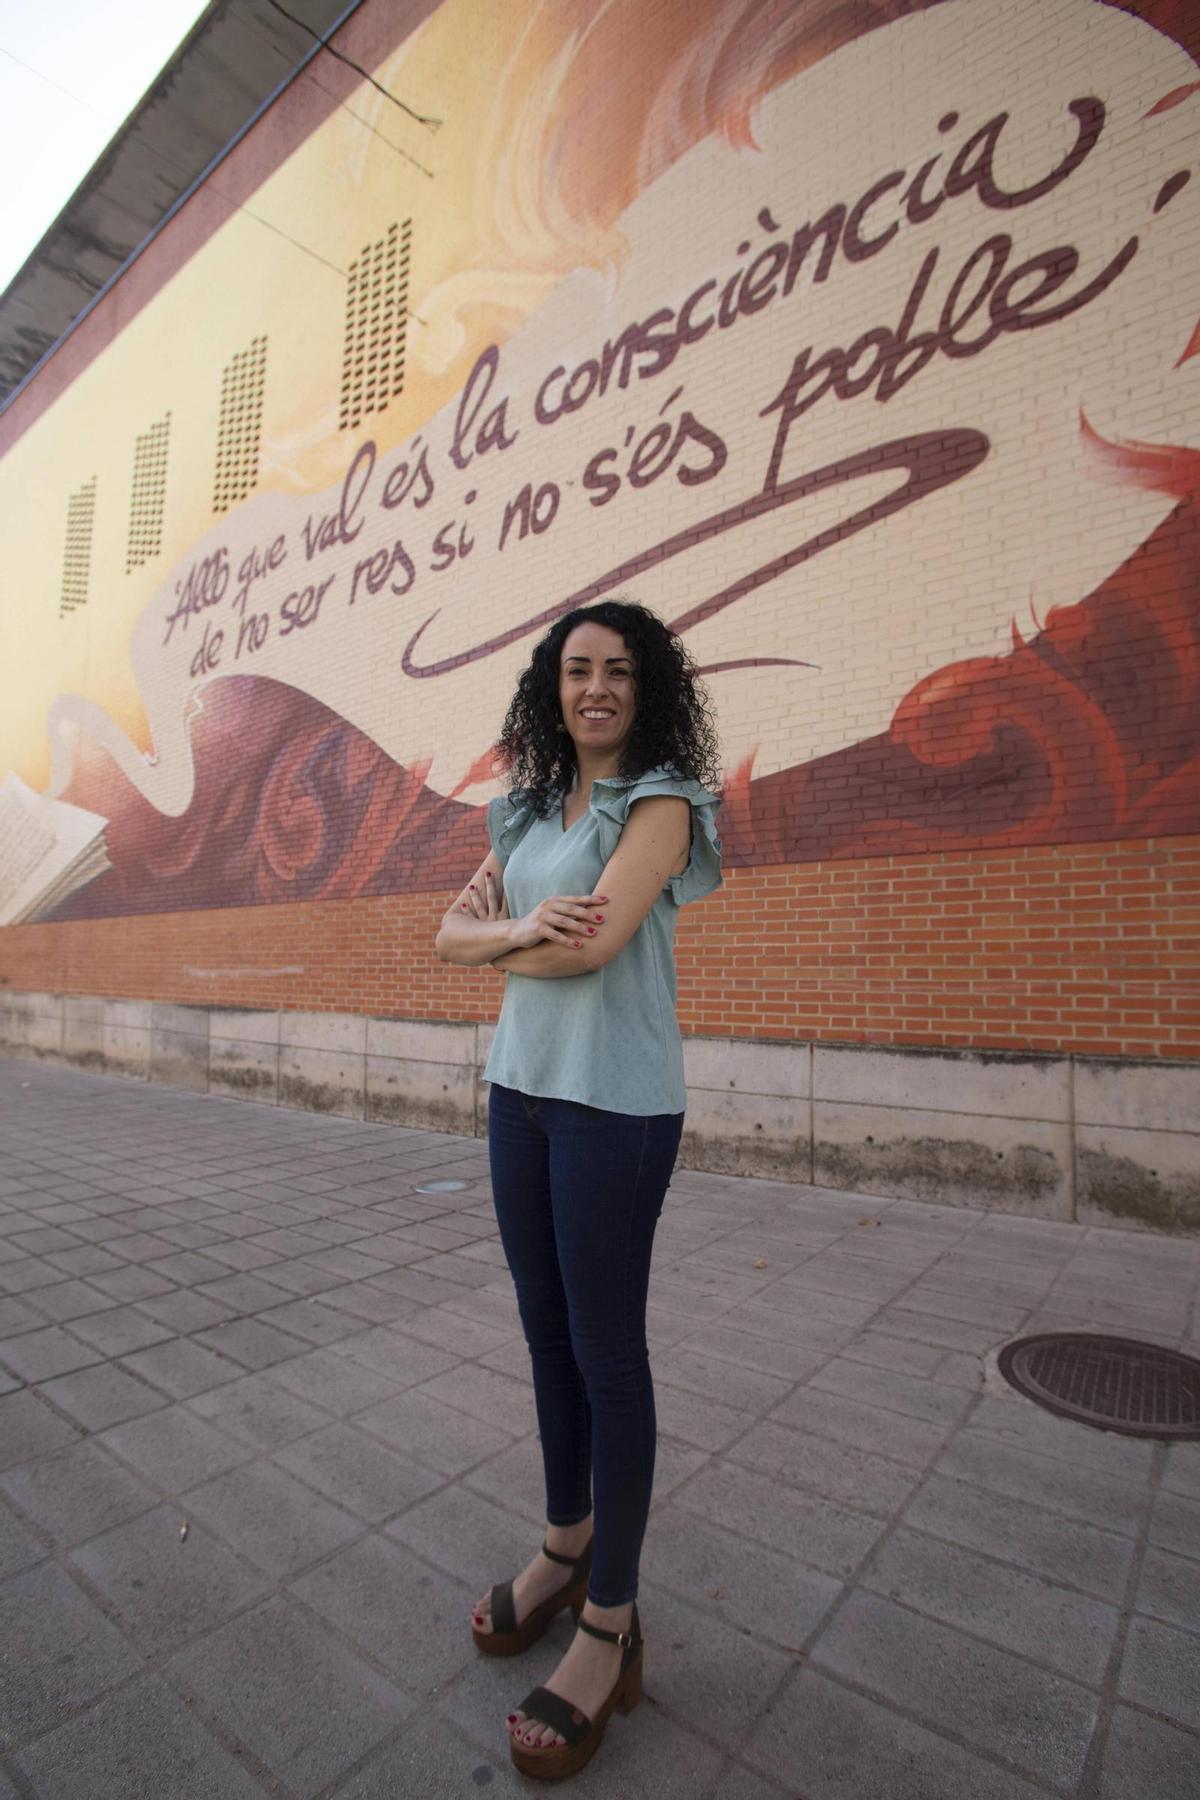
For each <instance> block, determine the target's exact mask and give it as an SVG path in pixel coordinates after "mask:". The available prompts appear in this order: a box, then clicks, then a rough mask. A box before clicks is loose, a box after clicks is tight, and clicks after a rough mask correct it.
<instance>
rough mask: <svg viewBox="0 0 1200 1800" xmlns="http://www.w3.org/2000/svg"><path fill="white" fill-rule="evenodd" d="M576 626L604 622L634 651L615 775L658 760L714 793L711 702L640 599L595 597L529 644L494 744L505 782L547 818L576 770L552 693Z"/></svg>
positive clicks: (716, 774)
mask: <svg viewBox="0 0 1200 1800" xmlns="http://www.w3.org/2000/svg"><path fill="white" fill-rule="evenodd" d="M577 625H607V626H608V628H609V630H610V631H615V632H618V633H619V634H620V636H621V637H622V638H623V639H624V641H625V647H626V649H627V650H628V651H629V652H630V654H631V656H632V657H633V666H634V693H635V712H634V721H633V730H632V732H631V733H630V735H629V741H628V743H627V744H626V745H625V750H624V754H623V756H622V759H621V767H620V771H619V772H620V774H621V775H623V776H627V777H631V776H637V775H644V774H645V773H646V771H647V770H648V769H657V768H659V767H661V766H662V765H664V764H665V765H666V766H668V767H669V768H672V769H674V770H675V771H676V773H677V774H678V775H680V776H682V777H683V779H684V780H690V781H699V782H703V784H704V786H705V787H707V788H709V789H711V790H712V791H713V792H714V793H715V792H719V790H720V785H721V763H720V756H719V752H718V750H717V733H716V726H715V724H714V721H713V716H712V707H711V704H710V701H709V698H708V694H707V692H706V691H705V688H704V685H703V683H702V682H701V681H700V679H699V677H698V675H697V673H696V665H695V663H694V662H693V660H692V658H691V656H690V655H689V654H688V652H687V650H686V649H685V648H684V646H683V643H682V641H681V640H680V639H679V638H678V637H676V635H675V633H674V632H673V631H671V630H669V629H668V627H667V626H666V625H664V624H663V622H662V620H661V619H660V618H658V617H657V616H656V615H655V614H654V613H652V612H650V611H648V610H647V608H646V607H644V606H637V605H635V604H634V603H633V602H632V601H629V600H612V599H609V600H598V601H597V602H596V603H595V604H594V605H593V606H580V607H576V608H575V610H574V611H573V612H569V613H566V614H564V616H563V617H562V618H561V619H559V620H558V621H557V623H556V624H554V625H553V626H551V628H550V630H549V631H548V632H547V633H546V636H545V637H544V638H543V639H542V641H541V643H540V644H538V645H537V646H536V647H535V649H534V652H533V655H532V657H531V658H530V662H529V667H528V668H527V669H525V670H524V671H523V672H522V674H521V678H520V680H519V681H518V682H517V691H516V693H515V694H514V695H513V697H512V704H511V705H510V706H509V709H508V713H507V715H506V717H505V720H504V728H503V730H502V731H501V733H500V740H499V743H498V744H497V751H498V753H499V758H500V760H501V762H502V763H503V764H504V766H505V767H506V769H507V771H508V775H509V778H510V781H511V785H512V786H513V787H514V788H524V789H526V790H527V791H528V794H529V798H530V800H531V801H532V804H533V808H534V811H535V812H536V814H537V816H538V817H539V818H540V819H544V818H546V817H548V815H549V814H550V812H551V810H552V808H553V806H554V802H555V799H556V797H557V795H559V794H561V793H563V792H565V791H566V789H567V788H569V787H570V785H571V782H572V780H573V778H574V775H575V769H576V762H575V745H574V744H573V743H572V741H571V738H570V736H569V735H568V733H567V732H566V731H564V730H563V728H562V709H561V706H560V704H559V697H558V696H559V676H560V670H561V664H562V650H563V645H564V644H565V643H566V641H567V638H568V637H569V636H570V634H571V633H572V632H573V631H574V629H575V627H576V626H577Z"/></svg>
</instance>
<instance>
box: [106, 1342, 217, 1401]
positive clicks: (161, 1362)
mask: <svg viewBox="0 0 1200 1800" xmlns="http://www.w3.org/2000/svg"><path fill="white" fill-rule="evenodd" d="M121 1367H123V1368H126V1369H131V1370H132V1371H133V1372H134V1374H136V1375H140V1376H141V1378H142V1380H143V1381H149V1382H153V1384H154V1386H155V1387H156V1388H161V1389H162V1390H163V1392H164V1393H166V1394H169V1395H170V1396H171V1398H172V1399H173V1400H186V1399H188V1398H190V1396H191V1395H193V1394H202V1393H205V1392H206V1391H207V1390H208V1389H209V1388H214V1387H220V1386H221V1384H222V1383H223V1382H227V1381H235V1380H236V1379H237V1377H238V1376H239V1375H240V1374H241V1373H242V1369H241V1366H240V1364H238V1363H234V1362H230V1361H229V1359H228V1358H227V1357H224V1356H219V1355H218V1354H217V1352H216V1351H215V1350H212V1349H208V1348H206V1347H205V1345H203V1344H197V1343H193V1342H192V1341H191V1339H190V1338H171V1339H169V1340H168V1341H167V1342H166V1343H162V1344H151V1345H150V1346H149V1347H148V1348H147V1349H145V1350H135V1351H134V1352H133V1354H132V1355H131V1356H123V1357H122V1358H121Z"/></svg>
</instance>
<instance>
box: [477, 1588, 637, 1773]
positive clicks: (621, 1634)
mask: <svg viewBox="0 0 1200 1800" xmlns="http://www.w3.org/2000/svg"><path fill="white" fill-rule="evenodd" d="M578 1624H579V1629H580V1630H581V1631H586V1632H587V1634H588V1636H589V1637H594V1638H600V1639H601V1640H602V1642H604V1643H606V1644H617V1645H618V1646H619V1647H620V1650H621V1667H620V1670H619V1672H618V1675H617V1679H616V1681H615V1682H614V1683H613V1685H612V1688H611V1689H610V1691H609V1695H608V1698H607V1700H606V1701H605V1702H604V1704H603V1706H602V1707H601V1708H600V1709H599V1711H598V1712H597V1714H596V1717H595V1718H594V1719H589V1718H588V1717H587V1715H586V1713H582V1712H580V1710H579V1708H578V1707H577V1706H573V1705H572V1704H571V1702H570V1701H569V1700H564V1699H563V1697H562V1695H561V1694H553V1693H551V1692H550V1690H549V1688H544V1687H536V1688H534V1689H533V1691H532V1693H529V1694H526V1696H525V1698H524V1700H522V1702H521V1711H522V1712H523V1713H524V1714H525V1717H526V1719H527V1720H528V1721H529V1722H530V1723H531V1724H534V1725H545V1726H548V1727H549V1729H550V1730H551V1731H556V1732H557V1733H558V1735H559V1737H561V1738H564V1739H565V1740H566V1742H565V1743H562V1744H547V1745H546V1746H545V1748H544V1749H537V1750H535V1749H532V1748H530V1747H528V1746H527V1745H524V1744H518V1743H517V1742H516V1741H515V1740H514V1741H512V1742H511V1743H510V1745H509V1754H510V1756H511V1757H512V1762H513V1767H514V1768H516V1769H519V1770H520V1772H521V1774H522V1775H532V1776H533V1777H534V1778H535V1779H537V1780H539V1781H561V1780H563V1778H564V1777H565V1776H567V1775H574V1774H576V1773H577V1771H578V1770H580V1769H582V1768H583V1766H584V1764H585V1763H586V1762H590V1760H591V1758H592V1757H593V1756H594V1755H595V1754H596V1751H597V1750H598V1749H599V1747H600V1740H601V1738H602V1737H603V1736H604V1729H605V1726H606V1725H607V1724H608V1720H609V1715H610V1714H611V1713H612V1712H613V1710H614V1709H615V1708H617V1707H619V1708H620V1710H621V1711H622V1712H623V1713H630V1712H632V1711H633V1709H634V1707H635V1706H636V1705H637V1703H638V1701H639V1700H640V1699H641V1697H642V1628H641V1622H640V1621H639V1619H638V1610H637V1607H636V1606H635V1607H634V1609H633V1618H632V1619H631V1620H630V1625H629V1630H628V1631H602V1630H601V1629H600V1627H599V1626H598V1625H592V1624H591V1623H590V1622H589V1621H588V1620H587V1619H584V1618H580V1619H579V1621H578Z"/></svg>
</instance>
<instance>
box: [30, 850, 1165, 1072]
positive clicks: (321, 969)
mask: <svg viewBox="0 0 1200 1800" xmlns="http://www.w3.org/2000/svg"><path fill="white" fill-rule="evenodd" d="M447 898H448V896H446V895H445V894H444V893H438V894H398V895H385V896H381V897H379V898H374V899H369V900H355V901H343V902H336V901H329V902H324V903H312V902H309V903H305V904H300V905H288V906H257V907H246V908H231V909H228V910H225V911H220V912H188V913H165V914H155V915H150V916H148V917H142V918H140V919H138V920H137V921H136V923H135V922H134V921H131V920H127V919H85V920H77V921H73V922H70V923H65V924H57V925H25V926H18V927H13V928H10V929H9V930H6V931H5V932H4V933H2V934H0V984H2V985H4V986H8V987H11V988H13V989H17V990H32V991H49V992H59V991H63V992H68V993H74V994H102V995H107V996H110V997H114V998H122V997H129V998H137V999H153V1000H172V1001H185V1002H191V1003H193V1004H199V1005H208V1006H249V1007H264V1008H274V1007H277V1006H282V1007H286V1008H291V1009H300V1010H311V1011H331V1012H367V1013H372V1014H397V1015H400V1016H403V1017H408V1018H423V1019H458V1020H462V1019H490V1018H493V1017H494V1016H495V1014H496V1010H497V1007H498V1004H499V997H500V992H501V983H500V981H499V979H498V978H497V977H496V976H495V975H493V974H491V972H490V971H483V972H478V971H474V970H467V969H457V968H451V967H449V966H448V965H445V964H442V963H439V962H438V961H437V959H436V957H435V956H434V953H433V935H434V932H435V930H436V927H437V922H438V919H439V917H440V915H441V913H442V911H443V909H444V907H445V905H446V903H447ZM679 982H680V1021H681V1024H682V1026H683V1029H684V1031H685V1032H693V1033H700V1034H702V1035H708V1036H730V1037H756V1038H798V1039H810V1038H811V1039H818V1040H823V1041H826V1042H843V1043H844V1042H858V1043H870V1042H879V1043H894V1044H925V1045H942V1046H948V1047H960V1048H967V1047H974V1048H980V1049H1006V1050H1012V1049H1019V1050H1042V1051H1074V1052H1077V1053H1081V1054H1093V1055H1106V1056H1116V1055H1127V1056H1162V1057H1172V1058H1176V1057H1196V1056H1200V838H1166V839H1161V840H1157V841H1150V842H1144V843H1104V844H1092V845H1089V844H1079V845H1071V846H1068V847H1046V848H1040V847H1039V848H1026V849H1016V850H1009V851H1004V852H990V853H954V854H951V853H945V852H944V853H942V854H940V855H937V856H912V857H880V858H874V859H872V860H870V861H835V862H819V863H808V864H792V865H784V866H777V867H774V868H759V869H733V870H731V871H730V872H729V874H728V876H727V878H726V884H725V887H724V889H723V890H722V891H721V892H720V893H719V894H717V895H715V896H713V897H712V898H711V899H710V900H707V901H705V902H704V903H703V904H702V905H699V906H696V907H693V908H691V909H689V910H688V911H687V912H686V913H684V915H683V917H682V920H681V924H680V933H679Z"/></svg>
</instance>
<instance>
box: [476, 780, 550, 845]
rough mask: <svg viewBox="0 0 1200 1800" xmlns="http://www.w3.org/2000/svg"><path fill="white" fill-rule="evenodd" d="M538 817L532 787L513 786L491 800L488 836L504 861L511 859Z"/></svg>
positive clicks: (488, 811)
mask: <svg viewBox="0 0 1200 1800" xmlns="http://www.w3.org/2000/svg"><path fill="white" fill-rule="evenodd" d="M537 816H538V815H537V810H536V808H535V806H534V796H533V791H532V789H530V788H510V789H509V791H508V793H507V794H497V795H496V797H495V799H493V800H489V801H488V805H487V824H488V836H489V838H490V839H491V842H492V849H493V850H494V851H495V852H496V855H497V856H498V857H499V858H500V861H501V863H506V862H507V861H508V859H509V857H510V856H511V855H512V853H513V851H514V850H515V849H516V847H517V845H518V844H519V843H520V841H521V839H522V838H523V837H524V836H525V833H526V832H527V831H528V830H529V827H530V826H531V825H532V824H533V823H534V821H535V819H536V818H537Z"/></svg>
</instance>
